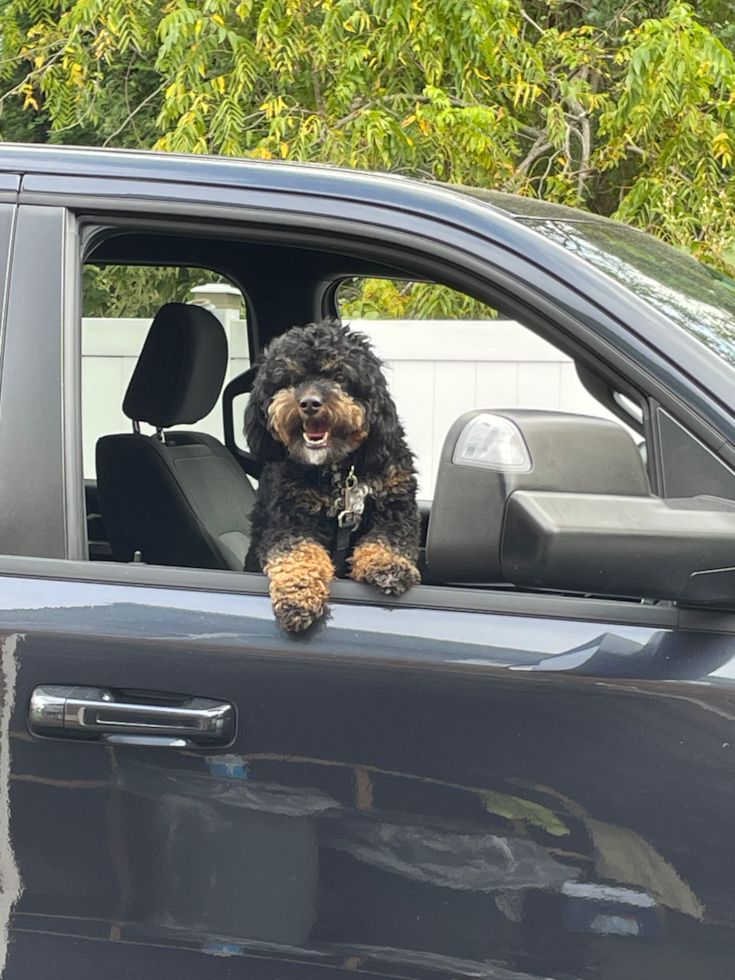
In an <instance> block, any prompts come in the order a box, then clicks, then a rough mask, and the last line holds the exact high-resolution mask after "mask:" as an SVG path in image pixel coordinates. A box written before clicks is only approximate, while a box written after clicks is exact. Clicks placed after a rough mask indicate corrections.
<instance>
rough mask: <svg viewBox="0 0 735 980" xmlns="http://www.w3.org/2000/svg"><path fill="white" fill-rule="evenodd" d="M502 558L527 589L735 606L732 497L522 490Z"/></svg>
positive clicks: (510, 508) (510, 510)
mask: <svg viewBox="0 0 735 980" xmlns="http://www.w3.org/2000/svg"><path fill="white" fill-rule="evenodd" d="M501 556H502V557H501V564H502V568H503V572H504V576H505V578H506V579H507V581H509V582H512V583H513V584H514V585H518V586H524V587H527V588H528V587H532V588H544V589H554V590H556V591H565V592H567V591H568V592H581V593H593V594H595V595H610V596H618V597H627V598H637V599H642V598H648V599H670V600H675V601H677V602H681V603H692V604H707V605H713V606H717V607H719V608H723V607H725V608H726V607H735V501H731V500H723V499H721V498H718V497H687V498H683V499H679V500H662V499H661V498H659V497H626V496H613V495H604V494H581V493H553V492H552V493H549V492H533V491H530V492H529V491H523V490H521V491H518V492H517V493H513V494H512V495H511V496H510V498H509V500H508V504H507V508H506V514H505V523H504V527H503V536H502V545H501Z"/></svg>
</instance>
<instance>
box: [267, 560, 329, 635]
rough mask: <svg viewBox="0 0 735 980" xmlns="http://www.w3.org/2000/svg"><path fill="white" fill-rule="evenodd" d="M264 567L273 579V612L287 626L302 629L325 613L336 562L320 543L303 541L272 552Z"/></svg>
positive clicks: (289, 629)
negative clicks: (334, 562) (283, 549)
mask: <svg viewBox="0 0 735 980" xmlns="http://www.w3.org/2000/svg"><path fill="white" fill-rule="evenodd" d="M264 571H265V573H266V575H267V576H268V577H269V578H270V580H271V584H270V594H271V601H272V602H273V612H274V613H275V616H276V619H277V620H278V622H279V623H280V624H281V626H282V627H283V628H284V629H285V630H288V631H289V632H291V633H301V632H302V631H303V630H305V629H308V628H309V626H311V624H312V623H314V622H316V620H317V619H319V617H320V616H322V615H323V614H324V607H325V603H326V601H327V599H328V598H329V583H330V582H331V581H332V579H333V578H334V565H333V564H332V560H331V558H330V557H329V555H328V554H327V552H326V551H325V550H324V548H322V546H321V545H320V544H316V543H315V542H313V541H300V542H299V543H298V544H295V545H294V546H293V547H291V548H289V549H288V550H285V551H276V552H275V553H274V552H272V553H271V556H270V557H269V559H268V562H267V564H266V566H265V568H264Z"/></svg>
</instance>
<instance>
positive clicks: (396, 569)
mask: <svg viewBox="0 0 735 980" xmlns="http://www.w3.org/2000/svg"><path fill="white" fill-rule="evenodd" d="M350 565H351V566H352V571H351V572H350V575H351V577H352V578H353V579H354V580H355V581H356V582H367V583H368V585H374V586H375V588H376V589H378V590H379V591H380V592H385V593H386V595H400V594H401V593H402V592H405V591H406V589H410V588H411V586H412V585H418V583H419V582H420V581H421V575H420V574H419V570H418V568H416V566H415V565H414V563H413V562H412V561H410V560H409V559H408V558H404V557H403V555H399V554H396V552H395V551H391V550H390V548H389V547H388V545H386V544H385V543H384V542H383V541H371V542H370V543H369V544H363V545H358V546H357V548H355V553H354V554H353V556H352V558H350Z"/></svg>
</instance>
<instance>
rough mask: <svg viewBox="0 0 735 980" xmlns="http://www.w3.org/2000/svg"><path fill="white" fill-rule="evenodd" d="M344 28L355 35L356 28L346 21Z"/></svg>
mask: <svg viewBox="0 0 735 980" xmlns="http://www.w3.org/2000/svg"><path fill="white" fill-rule="evenodd" d="M342 26H343V27H344V29H345V30H346V31H352V33H353V34H354V33H355V28H354V27H353V26H352V24H348V23H347V21H345V22H344V24H343V25H342Z"/></svg>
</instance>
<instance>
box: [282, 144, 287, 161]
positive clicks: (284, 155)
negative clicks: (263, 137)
mask: <svg viewBox="0 0 735 980" xmlns="http://www.w3.org/2000/svg"><path fill="white" fill-rule="evenodd" d="M287 156H288V143H281V157H282V158H283V159H284V160H285V159H286V157H287Z"/></svg>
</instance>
